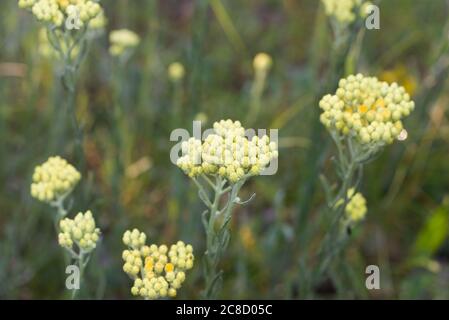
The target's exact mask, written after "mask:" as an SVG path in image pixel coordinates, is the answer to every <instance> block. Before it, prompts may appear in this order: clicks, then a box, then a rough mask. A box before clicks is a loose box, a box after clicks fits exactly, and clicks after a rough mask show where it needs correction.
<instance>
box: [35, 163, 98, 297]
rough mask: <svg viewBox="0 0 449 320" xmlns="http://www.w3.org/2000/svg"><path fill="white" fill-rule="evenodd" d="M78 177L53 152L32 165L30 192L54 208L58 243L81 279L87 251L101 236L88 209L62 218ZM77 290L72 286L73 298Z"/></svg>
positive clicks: (94, 245)
mask: <svg viewBox="0 0 449 320" xmlns="http://www.w3.org/2000/svg"><path fill="white" fill-rule="evenodd" d="M80 179H81V174H80V173H79V172H78V171H77V170H76V169H75V167H73V166H72V165H71V164H69V163H68V162H67V160H65V159H63V158H61V157H59V156H56V157H50V158H49V159H48V160H47V161H46V162H44V163H43V164H41V165H39V166H37V167H36V168H35V169H34V173H33V178H32V180H33V181H32V183H31V196H32V197H33V198H36V199H37V200H39V201H41V202H44V203H47V204H49V205H50V206H52V207H54V208H55V209H56V214H55V217H54V222H55V227H56V232H57V234H58V242H59V245H60V246H61V247H62V248H64V249H65V250H66V251H67V252H68V253H69V256H70V259H71V260H73V261H74V262H75V263H76V265H77V266H78V268H79V271H80V282H81V280H82V275H83V272H84V269H85V267H86V265H87V263H88V262H89V259H90V254H91V253H92V251H93V250H94V249H95V248H96V246H97V242H98V240H99V238H100V229H98V228H97V227H96V225H95V220H94V218H93V216H92V213H91V211H87V212H86V213H82V212H80V213H78V214H77V215H76V216H75V218H74V219H69V218H65V217H66V216H67V214H68V209H67V208H66V206H65V205H64V201H65V199H66V198H67V197H68V196H69V195H70V193H71V192H72V191H73V189H74V188H75V186H76V185H77V184H78V182H79V181H80ZM77 292H78V290H77V289H75V290H74V291H73V293H72V298H74V297H75V296H76V293H77Z"/></svg>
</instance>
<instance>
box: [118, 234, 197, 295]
mask: <svg viewBox="0 0 449 320" xmlns="http://www.w3.org/2000/svg"><path fill="white" fill-rule="evenodd" d="M145 240H146V235H145V233H143V232H140V231H139V230H138V229H134V230H133V231H129V230H128V231H126V232H125V234H124V235H123V243H124V244H125V245H127V246H128V247H129V249H127V250H124V251H123V253H122V258H123V261H124V265H123V271H125V273H127V274H128V275H129V276H130V277H131V278H132V279H134V284H133V287H132V288H131V294H132V295H134V296H140V297H142V298H146V299H158V298H166V297H171V298H174V297H176V295H177V290H179V289H180V288H181V285H182V284H183V282H184V281H185V279H186V274H185V273H186V271H187V270H190V269H192V267H193V262H194V259H195V257H194V255H193V247H192V246H191V245H189V244H188V245H186V244H185V243H184V242H182V241H178V242H177V243H176V244H174V245H172V246H170V249H169V248H168V247H167V246H166V245H164V244H163V245H160V246H157V245H155V244H152V245H150V246H147V245H145Z"/></svg>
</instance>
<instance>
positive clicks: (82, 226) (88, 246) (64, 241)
mask: <svg viewBox="0 0 449 320" xmlns="http://www.w3.org/2000/svg"><path fill="white" fill-rule="evenodd" d="M59 227H60V229H61V232H60V233H59V235H58V241H59V245H60V246H61V247H64V248H68V249H71V248H72V246H73V244H74V243H76V244H77V245H78V247H79V248H80V249H81V250H82V251H83V252H90V251H92V250H93V249H95V247H96V246H97V242H98V240H99V238H100V229H99V228H96V226H95V220H94V218H93V216H92V212H90V211H87V212H86V213H82V212H80V213H78V214H77V215H76V216H75V218H74V219H69V218H65V219H63V220H61V221H60V222H59Z"/></svg>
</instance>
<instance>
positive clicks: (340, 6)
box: [321, 0, 371, 24]
mask: <svg viewBox="0 0 449 320" xmlns="http://www.w3.org/2000/svg"><path fill="white" fill-rule="evenodd" d="M321 1H322V3H323V5H324V11H325V12H326V15H328V16H330V17H334V18H335V19H336V20H337V21H338V22H339V23H341V24H349V23H351V22H353V21H354V20H355V19H356V18H357V16H361V17H364V16H365V15H366V10H367V6H369V5H371V2H368V1H363V0H321Z"/></svg>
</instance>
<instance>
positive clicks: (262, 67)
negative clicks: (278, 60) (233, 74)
mask: <svg viewBox="0 0 449 320" xmlns="http://www.w3.org/2000/svg"><path fill="white" fill-rule="evenodd" d="M272 64H273V59H272V58H271V56H270V55H269V54H267V53H265V52H260V53H258V54H256V56H255V57H254V60H253V67H254V70H255V71H256V72H267V71H268V70H269V69H270V68H271V65H272Z"/></svg>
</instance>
